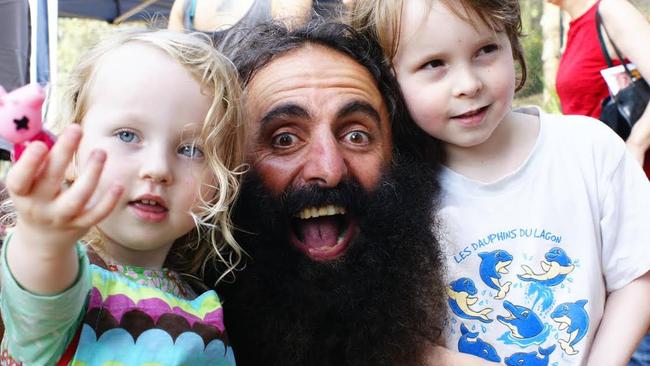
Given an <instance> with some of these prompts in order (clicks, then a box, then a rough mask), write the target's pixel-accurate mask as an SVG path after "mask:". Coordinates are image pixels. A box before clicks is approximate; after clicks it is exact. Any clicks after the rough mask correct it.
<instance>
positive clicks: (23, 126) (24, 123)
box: [14, 117, 29, 131]
mask: <svg viewBox="0 0 650 366" xmlns="http://www.w3.org/2000/svg"><path fill="white" fill-rule="evenodd" d="M14 123H15V124H16V131H18V130H29V126H28V124H29V120H28V119H27V117H23V118H21V119H15V120H14Z"/></svg>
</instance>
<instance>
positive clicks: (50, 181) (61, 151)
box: [34, 125, 81, 197]
mask: <svg viewBox="0 0 650 366" xmlns="http://www.w3.org/2000/svg"><path fill="white" fill-rule="evenodd" d="M80 140H81V127H80V126H79V125H71V126H69V127H67V128H66V129H65V131H63V134H61V137H59V139H58V140H57V141H56V143H55V144H54V146H52V150H50V153H49V154H48V156H47V165H46V166H45V169H44V170H43V173H42V174H41V177H42V178H41V179H40V180H39V183H38V184H37V185H36V186H34V191H35V192H36V193H37V194H39V195H42V196H46V197H53V196H54V195H56V194H57V193H58V192H59V190H60V188H61V182H62V181H63V177H64V176H65V170H66V168H67V167H68V164H70V162H71V161H72V156H73V155H74V153H75V151H76V150H77V146H79V141H80Z"/></svg>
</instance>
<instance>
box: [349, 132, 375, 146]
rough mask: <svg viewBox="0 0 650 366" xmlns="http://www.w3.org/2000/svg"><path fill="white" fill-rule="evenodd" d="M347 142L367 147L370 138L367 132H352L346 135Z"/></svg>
mask: <svg viewBox="0 0 650 366" xmlns="http://www.w3.org/2000/svg"><path fill="white" fill-rule="evenodd" d="M345 140H346V141H347V142H349V143H351V144H354V145H367V144H368V143H369V142H370V137H369V136H368V134H367V133H365V132H362V131H352V132H350V133H348V134H346V135H345Z"/></svg>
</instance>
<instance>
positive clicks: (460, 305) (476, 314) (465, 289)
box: [447, 277, 493, 323]
mask: <svg viewBox="0 0 650 366" xmlns="http://www.w3.org/2000/svg"><path fill="white" fill-rule="evenodd" d="M476 293H477V290H476V286H475V285H474V281H472V280H471V279H469V278H467V277H462V278H459V279H457V280H455V281H452V282H451V283H449V286H448V287H447V295H448V296H449V298H448V299H447V302H448V303H449V307H450V308H451V310H452V311H453V312H454V314H456V315H458V316H459V317H461V318H464V319H474V320H480V321H482V322H483V323H491V322H492V321H493V319H490V318H489V317H488V314H489V313H491V312H492V310H493V309H492V308H485V309H481V310H478V311H476V310H473V309H472V308H470V306H472V305H474V304H476V302H477V301H478V298H477V297H475V296H472V295H476Z"/></svg>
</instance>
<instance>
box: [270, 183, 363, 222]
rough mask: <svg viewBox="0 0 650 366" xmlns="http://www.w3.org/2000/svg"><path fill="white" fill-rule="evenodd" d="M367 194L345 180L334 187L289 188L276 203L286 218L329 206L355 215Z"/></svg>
mask: <svg viewBox="0 0 650 366" xmlns="http://www.w3.org/2000/svg"><path fill="white" fill-rule="evenodd" d="M368 194H369V192H366V191H365V190H364V188H363V187H362V186H361V184H360V183H359V182H358V181H357V180H355V179H354V178H347V179H345V180H343V181H341V182H340V183H339V184H338V185H337V186H336V187H321V186H319V185H318V184H309V185H305V186H302V187H289V188H287V189H286V190H285V191H284V192H282V193H281V194H280V196H279V197H278V200H277V202H278V204H279V206H280V209H281V210H282V211H284V212H285V213H286V214H287V215H288V217H295V216H297V215H298V213H299V212H300V211H302V210H304V209H307V208H314V207H315V208H319V207H325V206H330V205H332V206H336V207H342V208H344V209H345V210H346V212H347V213H348V214H352V215H355V214H358V213H359V211H360V210H361V209H362V208H363V206H362V204H363V202H361V201H363V200H364V197H365V196H367V195H368Z"/></svg>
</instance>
